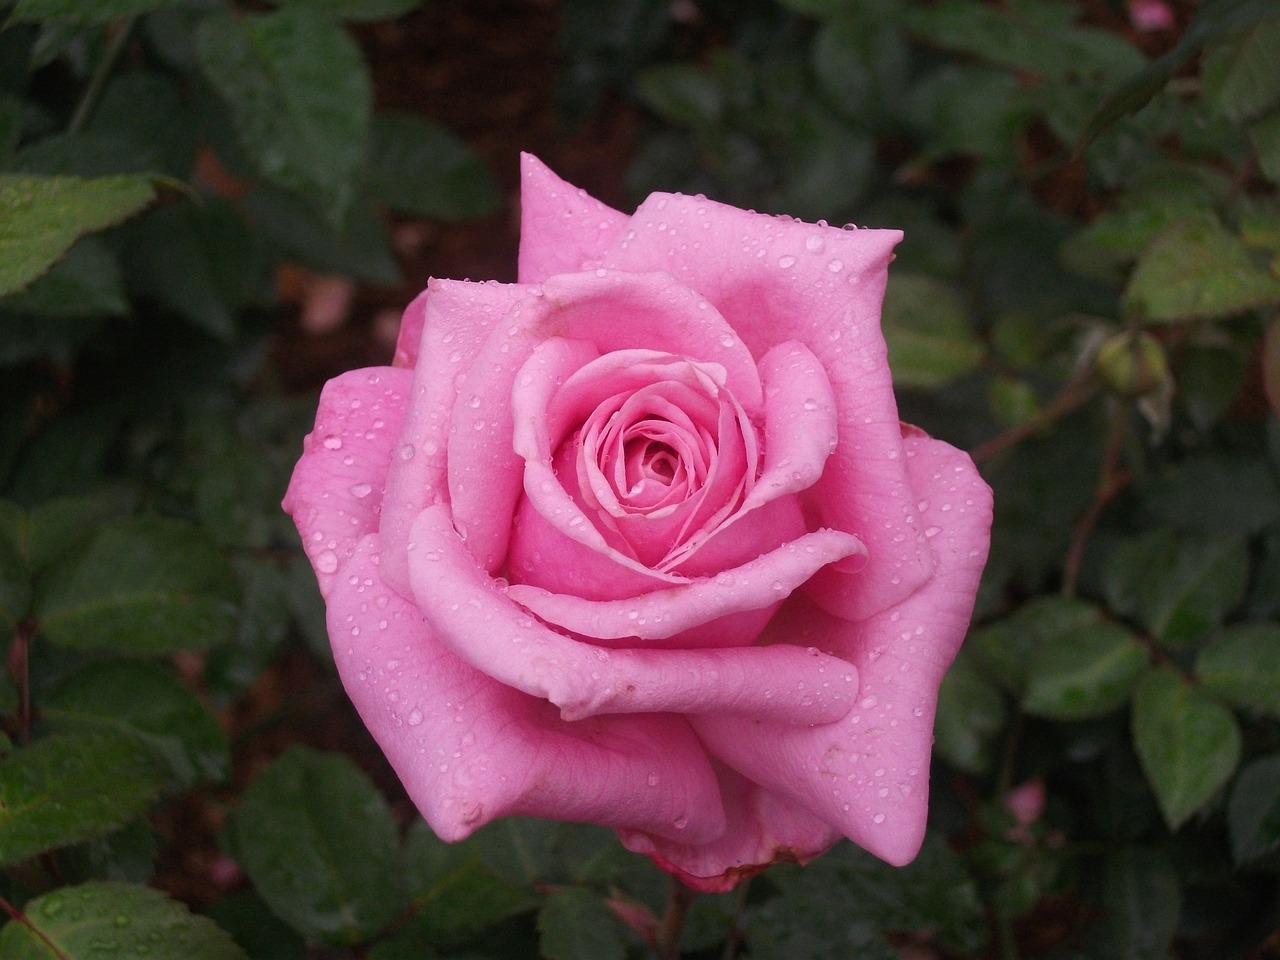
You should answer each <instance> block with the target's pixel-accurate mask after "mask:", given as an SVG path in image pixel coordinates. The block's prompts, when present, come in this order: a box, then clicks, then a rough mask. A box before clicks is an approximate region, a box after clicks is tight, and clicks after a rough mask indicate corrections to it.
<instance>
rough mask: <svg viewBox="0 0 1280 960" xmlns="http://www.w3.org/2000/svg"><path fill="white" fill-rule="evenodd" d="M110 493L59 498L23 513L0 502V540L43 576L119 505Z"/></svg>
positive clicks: (31, 568) (4, 502)
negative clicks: (6, 542) (5, 539)
mask: <svg viewBox="0 0 1280 960" xmlns="http://www.w3.org/2000/svg"><path fill="white" fill-rule="evenodd" d="M115 499H116V498H115V497H113V496H112V495H111V494H110V493H106V494H101V495H95V496H85V497H57V498H55V499H52V500H46V501H44V502H43V503H40V504H37V505H36V506H34V507H32V508H31V510H30V511H24V510H22V509H20V508H19V507H17V506H16V505H14V504H9V503H7V502H6V501H0V539H3V538H4V537H8V539H9V541H10V542H11V543H12V544H13V545H14V547H15V548H16V549H17V551H18V553H19V555H20V556H21V557H22V562H23V563H24V564H25V565H26V568H27V569H28V570H30V571H31V572H32V573H41V572H42V571H44V570H45V568H47V567H48V566H49V564H51V563H52V562H53V561H54V560H56V559H57V558H58V557H59V556H61V555H62V553H63V552H65V551H66V550H67V549H68V548H70V547H71V546H72V545H73V544H75V543H76V542H77V541H78V540H80V539H82V538H83V537H85V536H87V535H88V534H89V532H90V531H91V530H92V529H93V528H94V527H96V526H97V525H98V524H100V523H101V522H102V521H103V520H104V519H106V518H107V517H108V516H110V515H111V514H112V513H115V512H116V511H117V510H118V509H119V505H118V504H117V503H114V502H113V500H115Z"/></svg>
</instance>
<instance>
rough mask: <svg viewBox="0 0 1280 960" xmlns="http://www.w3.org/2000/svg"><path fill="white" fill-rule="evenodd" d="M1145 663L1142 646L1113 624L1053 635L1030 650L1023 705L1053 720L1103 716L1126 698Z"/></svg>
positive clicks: (1145, 654)
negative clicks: (1033, 649)
mask: <svg viewBox="0 0 1280 960" xmlns="http://www.w3.org/2000/svg"><path fill="white" fill-rule="evenodd" d="M1149 662H1150V660H1149V657H1148V655H1147V652H1146V650H1144V649H1143V648H1142V646H1141V645H1140V644H1139V643H1138V642H1137V641H1136V640H1135V639H1134V638H1133V637H1132V636H1130V635H1129V633H1128V631H1126V630H1124V629H1122V628H1120V627H1118V626H1116V625H1115V624H1113V623H1106V622H1102V621H1098V622H1094V623H1089V624H1082V625H1080V626H1079V627H1077V628H1076V629H1074V630H1069V631H1063V632H1062V633H1057V634H1054V635H1052V636H1050V637H1049V638H1047V642H1045V643H1043V644H1041V645H1039V646H1038V647H1037V648H1036V650H1035V651H1034V652H1033V653H1032V659H1031V664H1030V669H1029V671H1028V674H1027V688H1026V692H1025V693H1024V694H1023V697H1022V708H1023V709H1024V710H1025V711H1026V712H1027V713H1030V714H1033V715H1035V716H1040V717H1050V718H1052V719H1054V720H1084V719H1086V718H1089V717H1100V716H1103V715H1105V714H1107V713H1110V712H1111V711H1112V710H1115V709H1116V708H1118V707H1120V706H1121V705H1123V704H1124V703H1125V702H1126V701H1127V700H1128V699H1129V695H1130V694H1131V693H1132V692H1133V687H1134V685H1135V684H1136V683H1137V682H1138V678H1139V677H1140V676H1141V675H1142V673H1143V671H1144V670H1146V668H1147V666H1148V664H1149Z"/></svg>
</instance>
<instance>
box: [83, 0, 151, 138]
mask: <svg viewBox="0 0 1280 960" xmlns="http://www.w3.org/2000/svg"><path fill="white" fill-rule="evenodd" d="M137 19H138V18H137V17H124V18H122V19H121V20H118V21H116V22H115V23H112V24H111V26H110V27H109V29H110V31H111V32H110V34H109V35H108V36H107V48H106V49H105V50H104V51H103V52H102V58H101V59H100V60H99V61H98V63H97V66H95V67H94V68H93V76H92V77H90V78H89V86H87V87H86V88H85V91H84V95H83V96H81V97H80V102H79V103H77V104H76V110H75V113H73V114H72V115H71V122H70V123H68V124H67V132H68V133H75V132H76V131H78V130H79V129H80V128H81V127H83V126H84V124H85V121H86V120H88V119H89V115H90V114H91V113H93V108H94V107H96V106H97V105H98V99H99V98H100V97H101V96H102V91H103V88H105V87H106V85H107V80H108V79H109V78H110V76H111V71H112V70H114V69H115V65H116V61H117V60H119V59H120V54H121V52H123V50H124V48H125V44H127V43H128V42H129V35H130V34H131V33H133V25H134V23H135V22H136V21H137Z"/></svg>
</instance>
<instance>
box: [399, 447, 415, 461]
mask: <svg viewBox="0 0 1280 960" xmlns="http://www.w3.org/2000/svg"><path fill="white" fill-rule="evenodd" d="M413 454H414V449H413V444H412V443H406V444H405V445H404V446H403V447H401V448H400V459H401V460H412V459H413Z"/></svg>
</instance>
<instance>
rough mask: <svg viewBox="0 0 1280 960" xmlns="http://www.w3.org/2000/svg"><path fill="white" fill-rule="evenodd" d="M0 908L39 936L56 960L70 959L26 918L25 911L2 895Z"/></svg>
mask: <svg viewBox="0 0 1280 960" xmlns="http://www.w3.org/2000/svg"><path fill="white" fill-rule="evenodd" d="M0 908H3V909H4V912H5V913H7V914H9V916H10V917H12V918H13V919H14V920H15V921H16V922H18V923H20V924H22V925H23V926H24V927H26V928H27V929H28V930H30V931H31V933H32V934H33V935H34V936H35V937H37V938H39V940H40V942H41V943H43V944H44V945H45V946H46V947H48V948H49V952H50V953H52V954H53V955H54V956H55V957H57V960H71V958H70V957H68V956H67V955H66V954H65V953H63V952H62V951H61V950H59V949H58V945H57V944H56V943H54V942H53V941H52V940H50V939H49V938H48V936H46V934H45V932H44V931H43V930H41V929H40V928H39V927H37V926H36V925H35V924H34V923H32V922H31V921H30V920H29V919H27V915H26V914H25V913H23V912H22V911H21V910H19V909H18V908H17V907H15V906H14V905H13V904H12V903H10V902H9V901H8V900H6V899H5V898H4V897H3V896H0Z"/></svg>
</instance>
